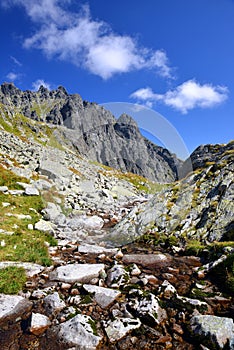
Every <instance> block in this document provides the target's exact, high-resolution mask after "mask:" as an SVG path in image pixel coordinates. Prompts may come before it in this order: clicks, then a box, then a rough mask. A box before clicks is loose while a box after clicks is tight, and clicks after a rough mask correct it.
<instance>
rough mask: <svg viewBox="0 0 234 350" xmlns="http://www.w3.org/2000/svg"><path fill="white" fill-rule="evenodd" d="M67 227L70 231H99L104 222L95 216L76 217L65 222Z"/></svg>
mask: <svg viewBox="0 0 234 350" xmlns="http://www.w3.org/2000/svg"><path fill="white" fill-rule="evenodd" d="M67 225H68V226H69V227H71V228H72V229H84V230H87V231H93V230H100V229H101V228H102V227H103V225H104V221H103V219H102V218H100V217H99V216H97V215H93V216H85V215H83V216H76V217H74V218H72V219H70V220H68V221H67Z"/></svg>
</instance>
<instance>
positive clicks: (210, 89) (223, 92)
mask: <svg viewBox="0 0 234 350" xmlns="http://www.w3.org/2000/svg"><path fill="white" fill-rule="evenodd" d="M130 97H131V98H133V99H135V100H138V101H144V103H146V104H149V103H151V104H153V103H157V102H158V101H161V102H162V103H164V104H165V105H167V106H169V107H172V108H174V109H176V110H178V111H180V112H182V113H183V114H186V113H188V111H189V110H192V109H194V108H211V107H214V106H216V105H218V104H221V103H223V102H224V101H225V100H226V99H227V98H228V88H227V87H225V86H219V85H217V86H214V85H212V84H203V85H202V84H200V83H198V82H196V80H194V79H191V80H188V81H185V82H184V83H183V84H181V85H179V86H177V87H176V88H175V89H173V90H169V91H167V92H166V93H165V94H157V93H154V92H153V90H152V89H151V88H150V87H146V88H142V89H138V90H137V91H135V92H133V93H132V94H131V96H130Z"/></svg>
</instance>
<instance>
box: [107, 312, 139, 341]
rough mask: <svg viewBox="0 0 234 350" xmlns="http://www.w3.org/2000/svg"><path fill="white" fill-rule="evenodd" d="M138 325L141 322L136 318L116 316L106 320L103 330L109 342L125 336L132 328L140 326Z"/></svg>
mask: <svg viewBox="0 0 234 350" xmlns="http://www.w3.org/2000/svg"><path fill="white" fill-rule="evenodd" d="M140 326H141V322H140V320H139V319H138V318H136V319H132V318H118V319H116V320H114V321H109V322H107V324H106V326H105V331H106V334H107V336H108V338H109V340H110V342H115V341H118V340H120V339H122V338H123V337H125V336H126V335H127V334H128V333H129V332H131V331H132V330H133V329H137V328H140Z"/></svg>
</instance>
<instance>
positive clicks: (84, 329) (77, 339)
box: [51, 314, 101, 350]
mask: <svg viewBox="0 0 234 350" xmlns="http://www.w3.org/2000/svg"><path fill="white" fill-rule="evenodd" d="M94 327H95V321H93V320H92V318H91V317H89V316H86V315H81V314H78V315H76V316H75V317H73V318H72V319H70V320H69V321H66V322H64V323H62V324H60V325H59V326H57V327H53V328H52V330H51V332H52V334H53V335H54V336H55V338H56V339H57V341H58V343H59V346H60V347H59V349H68V348H73V347H74V349H76V350H96V348H97V347H98V345H99V343H100V341H101V337H100V336H98V335H96V334H95V333H96V331H95V329H94Z"/></svg>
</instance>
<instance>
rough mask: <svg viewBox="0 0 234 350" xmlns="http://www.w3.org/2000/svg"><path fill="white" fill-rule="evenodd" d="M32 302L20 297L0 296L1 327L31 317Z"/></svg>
mask: <svg viewBox="0 0 234 350" xmlns="http://www.w3.org/2000/svg"><path fill="white" fill-rule="evenodd" d="M32 306H33V304H32V302H31V301H29V300H27V299H24V298H23V297H21V296H19V295H6V294H0V327H1V326H3V325H6V324H7V323H14V322H18V321H19V320H22V319H25V318H27V317H28V316H29V314H30V311H31V309H32Z"/></svg>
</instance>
